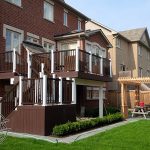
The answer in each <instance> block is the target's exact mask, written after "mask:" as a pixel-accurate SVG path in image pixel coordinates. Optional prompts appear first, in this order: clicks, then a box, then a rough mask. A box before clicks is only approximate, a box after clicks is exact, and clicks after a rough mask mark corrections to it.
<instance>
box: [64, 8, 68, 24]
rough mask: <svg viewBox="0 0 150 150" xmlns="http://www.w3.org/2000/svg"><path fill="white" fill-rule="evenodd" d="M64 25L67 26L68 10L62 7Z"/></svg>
mask: <svg viewBox="0 0 150 150" xmlns="http://www.w3.org/2000/svg"><path fill="white" fill-rule="evenodd" d="M64 26H66V27H68V10H66V9H64Z"/></svg>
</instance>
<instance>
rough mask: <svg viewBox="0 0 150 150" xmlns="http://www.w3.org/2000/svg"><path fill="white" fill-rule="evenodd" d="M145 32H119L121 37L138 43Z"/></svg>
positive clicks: (137, 30) (143, 29) (143, 30)
mask: <svg viewBox="0 0 150 150" xmlns="http://www.w3.org/2000/svg"><path fill="white" fill-rule="evenodd" d="M145 31H146V28H138V29H132V30H126V31H121V32H119V33H120V34H121V35H123V36H124V37H126V38H127V39H129V40H130V41H132V42H134V41H140V40H141V38H142V36H143V34H144V32H145Z"/></svg>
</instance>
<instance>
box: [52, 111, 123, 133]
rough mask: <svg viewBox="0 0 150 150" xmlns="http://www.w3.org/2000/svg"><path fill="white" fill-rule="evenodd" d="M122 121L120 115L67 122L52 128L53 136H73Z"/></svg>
mask: <svg viewBox="0 0 150 150" xmlns="http://www.w3.org/2000/svg"><path fill="white" fill-rule="evenodd" d="M122 120H123V116H122V114H120V113H116V114H112V115H108V116H105V117H103V118H95V119H91V120H84V121H77V122H68V123H66V124H62V125H58V126H55V127H54V128H53V133H52V134H53V135H55V136H65V135H68V134H73V133H77V132H81V131H84V130H88V129H92V128H96V127H101V126H105V125H109V124H112V123H116V122H119V121H122Z"/></svg>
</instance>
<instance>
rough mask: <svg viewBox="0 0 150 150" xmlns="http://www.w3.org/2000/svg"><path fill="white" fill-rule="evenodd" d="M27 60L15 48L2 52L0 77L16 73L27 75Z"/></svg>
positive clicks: (8, 76) (0, 54)
mask: <svg viewBox="0 0 150 150" xmlns="http://www.w3.org/2000/svg"><path fill="white" fill-rule="evenodd" d="M27 69H28V68H27V60H26V58H23V56H22V55H21V54H19V53H18V52H17V51H16V50H15V49H14V50H13V51H8V52H3V53H0V73H1V77H0V78H10V77H13V76H14V75H17V74H18V75H24V76H26V75H27Z"/></svg>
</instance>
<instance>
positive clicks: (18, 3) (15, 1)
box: [6, 0, 21, 6]
mask: <svg viewBox="0 0 150 150" xmlns="http://www.w3.org/2000/svg"><path fill="white" fill-rule="evenodd" d="M6 1H7V2H10V3H12V4H15V5H17V6H21V0H6Z"/></svg>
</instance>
